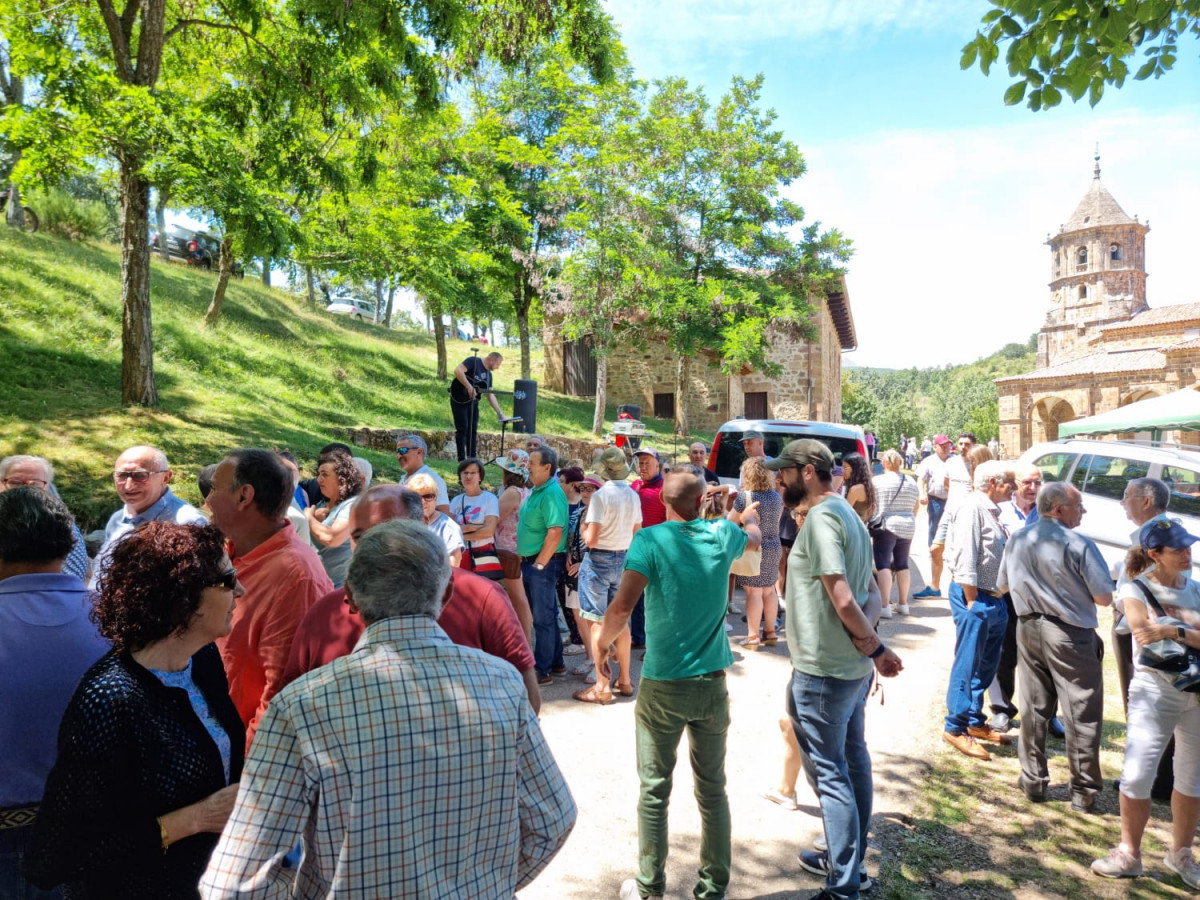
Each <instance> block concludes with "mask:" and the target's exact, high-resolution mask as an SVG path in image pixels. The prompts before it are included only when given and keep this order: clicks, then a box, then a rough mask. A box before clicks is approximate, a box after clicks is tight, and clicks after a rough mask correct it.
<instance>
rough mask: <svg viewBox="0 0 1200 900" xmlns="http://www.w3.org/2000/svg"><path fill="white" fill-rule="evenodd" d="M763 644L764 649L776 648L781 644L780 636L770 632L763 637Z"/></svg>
mask: <svg viewBox="0 0 1200 900" xmlns="http://www.w3.org/2000/svg"><path fill="white" fill-rule="evenodd" d="M762 643H763V646H764V647H774V646H775V645H776V644H777V643H779V636H778V635H776V634H775V632H773V631H771V632H768V633H767V634H765V635H763V639H762Z"/></svg>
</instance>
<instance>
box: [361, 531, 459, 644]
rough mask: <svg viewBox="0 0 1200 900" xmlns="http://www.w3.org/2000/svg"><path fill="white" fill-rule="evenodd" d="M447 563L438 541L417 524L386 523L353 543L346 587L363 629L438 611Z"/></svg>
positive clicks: (431, 615) (446, 580) (433, 615)
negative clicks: (396, 617) (384, 620)
mask: <svg viewBox="0 0 1200 900" xmlns="http://www.w3.org/2000/svg"><path fill="white" fill-rule="evenodd" d="M449 583H450V558H449V556H448V555H447V554H446V545H445V543H444V542H443V541H442V539H441V538H440V537H438V536H437V535H436V534H434V533H433V532H432V531H430V530H429V529H428V528H427V527H426V526H425V525H424V524H423V523H421V522H413V521H410V520H408V519H391V520H389V521H387V522H382V523H380V524H379V525H376V526H375V527H374V528H372V529H371V530H370V531H368V532H367V533H366V534H364V535H363V536H362V537H361V538H359V540H358V546H357V547H356V548H355V550H354V556H353V557H351V559H350V569H349V571H348V572H347V573H346V588H347V589H348V591H349V593H350V595H351V597H352V599H353V601H354V605H355V606H357V607H358V609H359V612H361V613H362V617H363V621H365V622H367V623H368V624H370V623H372V622H378V621H379V620H381V619H390V618H392V617H395V616H428V617H429V618H431V619H436V618H437V617H438V615H439V614H440V613H441V611H442V597H443V596H444V595H445V593H446V585H447V584H449Z"/></svg>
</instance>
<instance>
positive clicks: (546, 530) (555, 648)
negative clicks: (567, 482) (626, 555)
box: [517, 447, 570, 684]
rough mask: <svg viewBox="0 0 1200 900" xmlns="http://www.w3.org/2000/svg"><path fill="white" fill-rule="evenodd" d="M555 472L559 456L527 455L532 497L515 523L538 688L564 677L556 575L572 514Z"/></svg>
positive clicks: (543, 450) (544, 449) (542, 451)
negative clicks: (529, 616) (554, 677)
mask: <svg viewBox="0 0 1200 900" xmlns="http://www.w3.org/2000/svg"><path fill="white" fill-rule="evenodd" d="M557 469H558V454H557V453H555V452H554V451H553V450H551V449H550V448H549V447H538V448H537V449H535V450H533V451H532V452H530V454H529V481H530V483H531V484H532V485H533V493H531V494H530V495H529V499H527V500H526V501H525V505H524V506H522V507H521V516H520V518H519V519H518V520H517V553H518V554H519V555H520V557H521V581H522V582H523V583H524V585H525V596H527V597H528V598H529V606H530V608H531V609H532V611H533V663H534V666H535V668H536V669H537V674H538V684H549V683H550V682H551V681H552V680H553V676H554V675H565V674H566V672H567V667H566V665H564V664H563V646H562V635H561V634H559V632H558V575H559V572H560V571H561V570H562V566H563V558H564V557H565V555H566V553H565V551H566V549H567V523H568V522H569V520H570V515H569V505H568V503H567V495H566V494H564V493H563V489H562V488H561V487H560V486H559V484H558V479H557V478H555V477H554V473H555V471H556V470H557Z"/></svg>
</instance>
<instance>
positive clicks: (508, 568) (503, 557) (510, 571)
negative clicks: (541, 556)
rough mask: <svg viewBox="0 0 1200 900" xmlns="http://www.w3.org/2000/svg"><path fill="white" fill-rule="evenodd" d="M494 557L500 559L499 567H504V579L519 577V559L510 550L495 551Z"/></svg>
mask: <svg viewBox="0 0 1200 900" xmlns="http://www.w3.org/2000/svg"><path fill="white" fill-rule="evenodd" d="M496 555H497V556H498V557H500V565H502V566H503V567H504V577H505V578H520V577H521V557H519V556H518V555H517V554H516V553H514V552H513V551H512V550H497V551H496Z"/></svg>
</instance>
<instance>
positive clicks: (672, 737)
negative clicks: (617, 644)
mask: <svg viewBox="0 0 1200 900" xmlns="http://www.w3.org/2000/svg"><path fill="white" fill-rule="evenodd" d="M634 723H635V725H634V735H635V736H636V739H637V763H638V780H639V781H640V782H641V793H640V794H639V796H638V877H637V883H638V893H639V894H642V896H646V897H649V896H654V895H656V894H657V895H662V894H665V893H666V883H667V870H666V863H667V849H668V847H669V846H670V842H669V841H668V839H667V807H668V804H669V803H670V801H671V787H672V784H673V777H674V774H675V759H676V754H677V753H678V751H679V739H680V737H682V736H683V732H684V731H685V730H686V731H687V735H688V752H689V754H690V756H691V762H692V780H693V781H694V783H695V792H696V805H697V806H699V807H700V878H699V880H698V881H697V882H696V885H695V887H694V888H692V896H693V897H695V898H697V900H708V898H719V897H724V896H725V890H726V888H728V887H729V872H730V868H731V863H732V837H731V833H732V830H731V825H730V819H729V798H728V796H727V795H726V793H725V735H726V733H727V732H728V731H729V692H728V691H727V690H726V688H725V673H724V672H719V673H716V675H715V677H714V676H713V675H699V676H696V677H695V678H680V679H676V680H674V681H655V680H653V679H651V678H645V679H643V680H642V683H641V684H640V685H639V686H638V699H637V706H636V708H635V709H634ZM856 875H857V873H856Z"/></svg>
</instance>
